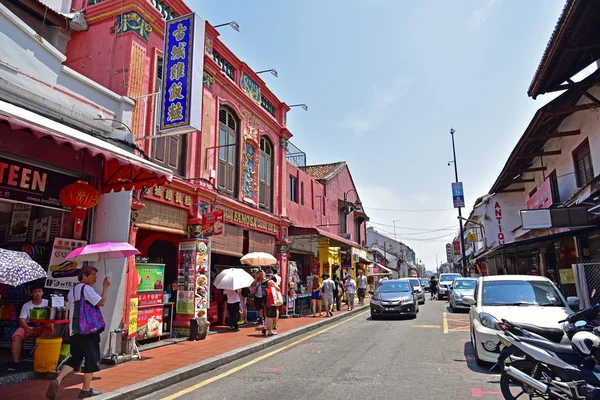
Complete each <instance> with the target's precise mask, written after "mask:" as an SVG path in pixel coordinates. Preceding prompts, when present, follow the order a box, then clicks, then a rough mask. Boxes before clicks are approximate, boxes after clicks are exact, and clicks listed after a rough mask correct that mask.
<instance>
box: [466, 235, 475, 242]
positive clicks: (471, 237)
mask: <svg viewBox="0 0 600 400" xmlns="http://www.w3.org/2000/svg"><path fill="white" fill-rule="evenodd" d="M467 241H468V242H476V241H477V233H468V234H467Z"/></svg>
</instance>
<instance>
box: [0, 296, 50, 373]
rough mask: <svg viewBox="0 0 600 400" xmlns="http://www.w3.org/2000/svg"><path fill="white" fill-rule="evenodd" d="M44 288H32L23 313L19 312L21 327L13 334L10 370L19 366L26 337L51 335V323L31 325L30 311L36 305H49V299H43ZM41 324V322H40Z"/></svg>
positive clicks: (22, 309) (22, 310)
mask: <svg viewBox="0 0 600 400" xmlns="http://www.w3.org/2000/svg"><path fill="white" fill-rule="evenodd" d="M43 295H44V289H42V287H41V286H35V287H33V288H32V289H31V300H30V301H28V302H27V303H25V304H23V307H22V308H21V314H19V328H18V329H17V330H16V331H15V333H14V334H13V336H12V360H13V363H12V365H11V366H10V367H8V370H9V371H16V370H17V369H18V368H19V359H20V358H21V350H23V342H24V341H25V339H29V338H38V337H42V338H45V337H51V336H52V328H51V327H50V325H43V326H30V325H29V311H30V310H31V309H33V308H35V307H48V300H46V299H42V296H43ZM38 325H39V324H38Z"/></svg>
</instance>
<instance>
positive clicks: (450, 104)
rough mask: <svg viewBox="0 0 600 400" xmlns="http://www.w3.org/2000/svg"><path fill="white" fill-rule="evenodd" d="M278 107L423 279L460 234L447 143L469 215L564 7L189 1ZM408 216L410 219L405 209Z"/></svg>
mask: <svg viewBox="0 0 600 400" xmlns="http://www.w3.org/2000/svg"><path fill="white" fill-rule="evenodd" d="M187 4H188V5H190V7H191V8H192V9H193V10H194V11H196V12H198V13H199V14H200V15H201V16H202V17H203V18H204V19H206V20H208V21H209V22H210V23H212V24H213V25H216V24H220V23H225V22H229V21H231V20H235V21H237V22H238V23H239V25H240V32H239V33H238V32H235V31H234V30H233V29H230V28H229V27H223V28H219V32H221V36H220V38H221V40H222V41H223V42H224V43H225V44H226V45H227V46H228V47H229V48H230V49H231V50H232V51H233V52H234V53H235V54H236V55H237V56H238V57H239V58H240V59H242V60H243V61H245V62H246V63H247V64H248V65H249V66H250V67H252V68H254V69H255V70H264V69H270V68H275V69H276V70H277V71H278V74H279V77H278V78H275V77H274V76H272V75H270V74H263V75H262V77H263V78H264V80H265V82H266V83H267V86H268V87H269V88H270V89H271V91H272V92H273V93H274V94H275V95H276V96H277V97H278V98H279V99H280V100H281V101H284V102H286V103H287V104H296V103H306V104H307V105H308V112H305V111H304V110H302V109H301V108H294V109H292V110H291V111H290V112H289V113H288V120H287V121H288V128H289V129H290V131H291V132H292V134H293V135H294V136H293V137H292V139H291V141H292V143H293V144H294V145H296V146H297V147H298V148H300V149H301V150H302V151H304V152H305V153H306V155H307V164H309V165H310V164H323V163H330V162H337V161H346V162H347V163H348V166H349V168H350V172H351V173H352V176H353V179H354V182H355V184H356V186H357V189H358V192H359V194H360V198H361V200H362V202H363V205H364V207H365V211H366V212H367V214H368V216H369V218H370V222H369V226H374V227H375V228H376V229H378V230H379V231H380V232H382V233H384V234H386V235H388V236H390V237H392V238H393V237H394V228H393V226H394V225H395V226H396V229H395V231H396V237H397V239H398V240H402V241H403V242H404V243H406V244H407V245H409V246H410V247H411V248H412V249H413V250H415V252H416V257H417V260H422V262H423V263H424V264H425V265H426V267H427V269H429V270H433V269H434V268H435V265H436V256H437V259H438V263H439V262H441V261H443V260H444V259H445V257H446V255H445V244H446V243H448V242H450V241H451V240H452V238H453V236H454V235H456V233H457V232H458V221H457V218H456V216H457V212H456V210H455V209H453V208H452V192H451V185H450V184H451V182H452V181H454V168H453V166H452V165H450V166H448V161H450V160H452V142H451V135H450V129H451V128H453V129H454V130H455V131H456V132H455V135H454V136H455V141H456V157H457V165H458V173H459V179H460V180H461V181H462V182H464V191H465V202H466V205H467V208H466V209H464V210H463V216H468V214H469V212H470V211H471V209H472V206H473V204H474V202H475V200H476V199H477V197H479V196H482V195H484V194H486V193H488V191H489V190H490V188H491V187H492V185H493V183H494V181H495V179H496V177H497V176H498V174H499V173H500V171H501V169H502V167H503V166H504V164H505V162H506V160H507V158H508V156H509V154H510V152H511V151H512V149H513V147H514V146H515V144H516V143H517V140H518V139H519V137H520V136H521V135H522V134H523V132H524V130H525V128H526V127H527V125H528V124H529V121H530V120H531V118H532V117H533V115H534V113H535V111H536V110H537V109H538V108H540V107H542V106H543V105H544V104H545V103H547V102H548V101H549V100H551V98H549V97H547V96H540V97H538V98H537V100H533V99H531V98H529V97H528V96H527V89H528V87H529V84H530V82H531V80H532V78H533V76H534V74H535V71H536V69H537V66H538V64H539V62H540V59H541V57H542V55H543V52H544V49H545V48H546V45H547V43H548V40H549V39H550V36H551V34H552V31H553V29H554V26H555V25H556V22H557V20H558V18H559V16H560V13H561V11H562V8H563V6H564V4H565V1H564V0H528V1H522V0H454V1H447V0H438V1H434V0H423V1H418V2H415V1H408V0H302V1H281V0H273V1H266V0H265V1H261V0H256V1H244V0H229V1H228V2H226V3H224V2H223V1H221V0H203V1H198V0H187ZM415 210H418V211H415Z"/></svg>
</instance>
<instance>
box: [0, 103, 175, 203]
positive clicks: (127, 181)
mask: <svg viewBox="0 0 600 400" xmlns="http://www.w3.org/2000/svg"><path fill="white" fill-rule="evenodd" d="M0 123H6V124H8V126H9V127H10V128H11V129H12V130H13V131H27V132H29V133H31V134H33V135H34V136H35V137H37V138H38V139H41V138H45V137H49V138H51V139H52V140H53V141H54V142H55V143H57V144H59V145H63V144H65V145H68V146H70V147H72V148H73V149H74V150H76V151H78V150H82V149H84V150H85V151H87V152H88V153H90V154H91V155H92V156H94V157H98V156H99V157H102V158H103V159H104V178H103V184H102V192H103V193H108V192H110V191H111V190H114V191H115V192H118V191H121V190H123V189H124V190H132V189H140V188H141V187H142V186H146V187H152V186H154V185H162V184H163V183H165V182H166V181H169V182H170V181H171V180H172V179H173V174H172V173H171V171H169V170H168V169H166V168H163V167H161V166H159V165H156V164H154V163H153V162H151V161H147V160H145V159H143V158H141V157H138V156H136V155H135V154H133V153H130V152H128V151H126V150H123V149H122V148H120V147H118V146H115V145H113V144H110V143H108V142H106V141H104V140H102V139H99V138H97V137H94V136H92V135H90V134H87V133H84V132H81V131H79V130H77V129H73V128H71V127H69V126H67V125H64V124H61V123H60V122H56V121H54V120H51V119H49V118H46V117H44V116H42V115H39V114H36V113H34V112H31V111H29V110H26V109H24V108H21V107H17V106H15V105H13V104H10V103H6V102H4V101H0Z"/></svg>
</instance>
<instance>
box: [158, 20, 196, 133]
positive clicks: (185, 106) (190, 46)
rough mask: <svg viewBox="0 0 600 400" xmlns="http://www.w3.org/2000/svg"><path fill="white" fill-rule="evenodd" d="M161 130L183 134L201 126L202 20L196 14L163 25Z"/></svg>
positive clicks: (162, 131)
mask: <svg viewBox="0 0 600 400" xmlns="http://www.w3.org/2000/svg"><path fill="white" fill-rule="evenodd" d="M163 60H164V61H163V87H162V89H161V113H160V129H159V130H160V132H161V133H165V134H184V133H189V132H195V131H199V130H200V129H201V126H202V72H203V70H204V20H203V19H202V18H200V17H199V16H198V15H197V14H195V13H193V14H188V15H185V16H183V17H180V18H176V19H172V20H170V21H168V22H167V23H166V26H165V50H164V57H163Z"/></svg>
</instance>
